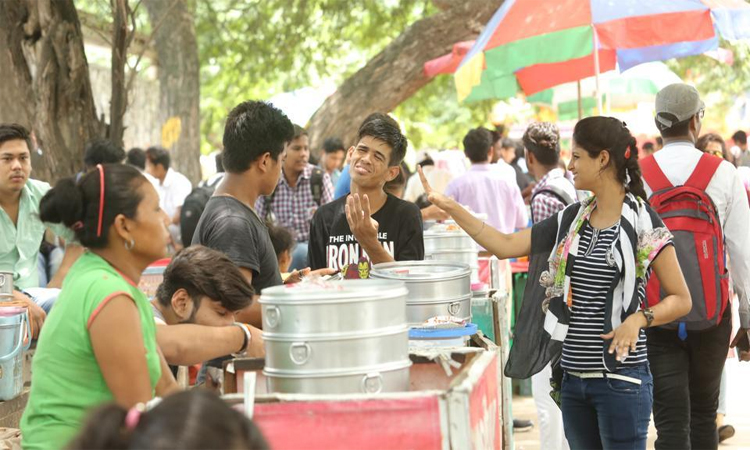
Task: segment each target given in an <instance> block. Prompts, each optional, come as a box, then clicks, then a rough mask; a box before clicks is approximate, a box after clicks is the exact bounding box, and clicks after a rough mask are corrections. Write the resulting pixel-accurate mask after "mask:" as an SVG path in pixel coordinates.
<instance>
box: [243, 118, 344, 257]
mask: <svg viewBox="0 0 750 450" xmlns="http://www.w3.org/2000/svg"><path fill="white" fill-rule="evenodd" d="M309 161H310V138H309V137H308V136H307V131H305V129H304V128H302V127H300V126H298V125H295V126H294V137H293V138H292V140H291V142H289V145H287V147H286V156H285V157H284V163H283V164H282V169H281V174H282V176H281V177H280V178H279V183H278V185H277V186H276V189H275V190H274V191H273V193H272V194H271V195H268V196H262V197H259V198H258V200H257V201H256V202H255V211H257V212H258V215H259V216H260V217H261V218H263V219H264V220H268V221H271V222H275V223H276V224H277V225H280V226H282V227H284V228H288V229H290V230H294V233H295V236H294V237H295V240H296V241H297V246H296V247H295V248H294V252H293V253H292V265H291V269H293V270H294V269H304V268H305V267H307V241H308V240H309V238H310V222H311V221H312V217H313V214H315V210H317V209H318V207H320V206H321V205H325V204H326V203H328V202H330V201H331V200H333V185H332V184H331V177H329V176H328V174H327V173H325V171H323V170H322V169H320V168H318V167H315V166H314V165H312V164H310V162H309Z"/></svg>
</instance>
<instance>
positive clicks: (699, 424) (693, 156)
mask: <svg viewBox="0 0 750 450" xmlns="http://www.w3.org/2000/svg"><path fill="white" fill-rule="evenodd" d="M656 113H657V115H656V126H657V127H658V128H659V131H660V132H661V135H662V138H663V139H664V148H663V149H662V150H660V151H658V152H656V153H654V155H653V158H654V159H655V161H656V163H657V164H658V166H659V168H660V169H661V171H662V172H663V173H664V175H665V176H666V178H667V179H668V180H669V182H670V183H671V184H672V185H673V186H680V185H683V184H685V182H686V181H687V180H688V178H689V177H690V176H691V174H692V173H693V171H694V170H695V168H696V166H697V165H698V160H699V159H700V158H701V156H702V152H701V151H700V150H698V149H696V148H695V142H696V140H697V138H698V136H699V135H700V129H701V123H702V122H701V120H702V118H703V114H704V104H703V102H702V101H701V100H700V98H699V95H698V92H697V91H696V90H695V88H693V87H692V86H688V85H686V84H679V83H678V84H672V85H669V86H667V87H665V88H664V89H662V90H661V91H660V92H659V93H658V94H657V96H656ZM644 181H645V180H644ZM644 184H645V188H646V193H647V194H648V195H649V196H651V194H652V189H651V188H650V187H649V185H648V183H644ZM705 192H706V194H708V196H709V197H710V198H711V200H713V203H714V204H715V206H716V211H717V213H718V215H719V220H720V222H721V225H722V230H723V232H724V239H725V241H726V249H727V253H728V256H729V259H730V270H731V272H732V278H733V279H734V284H735V292H736V293H737V296H738V298H739V302H740V303H739V312H740V333H742V332H747V330H748V329H749V328H750V305H749V304H748V294H750V226H748V224H750V207H748V198H747V194H746V192H745V188H744V186H743V184H742V182H741V181H740V177H739V175H738V173H737V170H736V169H735V168H734V166H732V164H731V163H729V162H727V161H723V162H722V163H721V164H720V165H719V167H718V168H717V170H716V173H715V174H714V176H713V177H712V178H711V180H710V182H709V183H708V186H707V187H706V190H705ZM693 301H694V304H696V301H698V302H700V301H702V299H693ZM727 309H729V311H730V314H725V315H724V318H723V320H722V323H721V324H719V325H718V326H716V327H714V328H711V329H708V330H705V331H701V332H697V331H695V332H694V331H688V332H686V333H685V332H684V330H682V331H678V330H679V329H678V330H669V329H664V328H649V329H648V330H647V331H646V333H647V336H648V359H649V363H650V365H651V371H652V373H653V376H654V422H655V425H656V430H657V435H658V437H657V440H656V444H655V446H656V448H657V449H661V448H701V449H703V448H714V449H715V448H717V446H718V442H717V433H716V424H715V421H716V409H717V406H718V396H719V385H720V382H721V372H722V369H723V367H724V361H725V359H726V355H727V349H728V345H729V340H730V334H731V330H732V327H731V308H729V307H728V308H727ZM741 357H742V359H744V360H747V359H748V358H750V353H746V352H743V353H742V355H741Z"/></svg>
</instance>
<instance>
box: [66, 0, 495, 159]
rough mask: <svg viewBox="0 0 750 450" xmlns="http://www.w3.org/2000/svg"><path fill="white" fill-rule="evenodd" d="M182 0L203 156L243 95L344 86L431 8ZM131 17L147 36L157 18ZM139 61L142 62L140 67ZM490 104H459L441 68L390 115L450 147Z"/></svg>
mask: <svg viewBox="0 0 750 450" xmlns="http://www.w3.org/2000/svg"><path fill="white" fill-rule="evenodd" d="M162 1H175V0H162ZM177 1H183V0H177ZM185 1H187V2H188V5H189V8H190V11H191V12H192V13H193V16H194V18H195V32H196V37H197V40H198V53H199V59H200V63H201V73H200V77H201V100H200V107H201V136H202V142H201V151H202V152H203V153H204V154H205V153H209V152H211V151H214V150H215V149H217V148H220V147H221V136H222V131H223V126H224V119H225V118H226V116H227V113H228V112H229V110H230V109H231V108H232V107H234V106H235V105H236V104H237V103H238V102H239V101H241V100H244V99H251V98H256V99H268V98H271V97H272V96H274V95H276V94H279V93H282V92H288V91H293V90H295V89H299V88H302V87H306V86H312V87H317V86H320V85H323V84H324V83H325V82H326V81H333V82H334V83H335V84H341V83H342V82H343V81H344V80H345V79H346V78H347V77H348V76H350V75H352V74H353V73H354V72H356V71H357V70H359V69H360V68H361V67H363V66H364V65H365V64H366V63H367V61H368V60H369V59H370V58H372V57H373V56H375V55H376V54H377V53H378V52H380V51H381V50H382V49H383V48H384V47H385V46H386V45H388V44H389V43H390V42H391V41H392V40H393V39H395V38H396V37H398V36H399V35H400V34H401V33H402V32H403V31H404V30H406V29H407V27H409V26H410V25H411V24H412V23H414V22H415V21H417V20H419V19H420V18H423V17H425V16H429V15H431V14H434V13H436V12H437V10H436V8H435V6H434V5H433V2H432V0H360V1H356V2H352V1H348V0H185ZM130 4H131V7H135V5H137V4H138V0H131V1H130ZM76 7H77V8H78V10H79V11H81V12H83V14H85V15H86V16H87V17H86V20H97V21H99V23H100V24H101V25H102V27H104V28H106V26H108V24H111V8H110V1H109V0H76ZM136 19H137V27H138V33H139V34H141V35H144V36H146V37H148V35H149V34H150V32H151V29H152V27H153V26H155V24H151V23H150V22H149V20H148V15H147V14H146V8H145V6H143V5H140V6H139V7H138V11H137V14H136ZM145 65H147V62H146V61H145V60H144V61H141V64H140V68H143V67H144V66H145ZM490 110H491V102H480V103H475V104H471V105H460V104H459V103H458V101H457V99H456V92H455V87H454V85H453V77H452V76H448V75H443V76H439V77H437V78H436V79H435V80H434V81H433V82H432V83H430V84H428V85H427V86H426V87H425V88H423V89H422V90H420V91H419V92H417V94H415V95H414V96H413V97H412V98H410V99H409V100H407V101H406V102H404V104H402V105H401V106H399V107H398V108H397V109H396V111H394V114H395V115H396V117H398V119H399V121H400V122H401V123H402V124H403V125H404V127H405V131H406V134H407V137H408V138H409V140H410V144H411V146H412V148H417V149H419V148H424V147H430V148H451V147H458V146H459V144H460V141H461V139H462V138H463V135H464V134H465V133H466V130H468V129H469V128H472V127H476V126H479V125H482V124H483V123H485V122H486V119H487V117H488V113H489V111H490Z"/></svg>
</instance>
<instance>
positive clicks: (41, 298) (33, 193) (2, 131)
mask: <svg viewBox="0 0 750 450" xmlns="http://www.w3.org/2000/svg"><path fill="white" fill-rule="evenodd" d="M31 148H32V143H31V136H30V134H29V131H28V130H26V129H25V128H24V127H23V126H21V125H17V124H0V272H10V273H12V274H13V300H16V301H20V302H25V303H27V304H28V305H29V314H30V317H31V320H32V323H33V329H34V333H35V334H36V333H38V332H39V330H40V328H41V326H42V324H43V323H44V319H45V317H46V313H48V312H49V311H50V309H51V308H52V305H53V304H54V301H55V300H56V299H57V294H58V293H59V291H60V290H59V289H54V288H59V287H60V286H61V285H62V279H63V278H64V277H65V274H66V273H67V270H68V268H69V267H70V266H71V265H72V264H73V261H75V259H76V258H77V257H78V256H79V255H80V254H81V251H82V250H81V247H80V246H78V245H70V246H69V247H68V250H66V253H65V256H64V257H63V262H62V264H61V266H60V269H59V270H58V272H57V274H56V275H55V277H54V278H53V279H52V280H51V281H50V283H49V284H48V285H47V286H48V287H49V288H50V289H45V288H44V287H40V285H39V272H38V268H37V262H38V259H39V246H40V244H41V243H42V239H43V238H44V231H45V229H47V228H50V229H51V230H52V231H53V232H54V233H55V234H57V235H58V236H61V237H63V238H64V239H66V241H68V242H71V240H72V239H73V233H72V231H71V230H69V229H68V228H66V227H65V226H63V225H51V224H46V223H44V222H42V221H41V220H40V219H39V202H40V201H41V199H42V197H43V196H44V194H46V193H47V191H48V190H49V189H50V185H49V184H47V183H45V182H43V181H38V180H32V179H31V178H29V177H30V175H31V153H30V149H31Z"/></svg>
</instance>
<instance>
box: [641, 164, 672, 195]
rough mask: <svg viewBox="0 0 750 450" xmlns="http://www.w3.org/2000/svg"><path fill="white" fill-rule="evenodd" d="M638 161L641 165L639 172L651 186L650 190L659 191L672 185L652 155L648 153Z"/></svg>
mask: <svg viewBox="0 0 750 450" xmlns="http://www.w3.org/2000/svg"><path fill="white" fill-rule="evenodd" d="M639 163H640V166H641V173H642V174H643V178H644V179H645V180H646V183H648V186H649V187H650V188H651V192H656V191H661V190H663V189H667V188H671V187H673V186H672V183H670V182H669V179H668V178H667V176H666V175H664V172H663V171H662V170H661V167H659V164H657V163H656V159H655V158H654V155H649V156H647V157H645V158H643V159H642V160H641V161H639Z"/></svg>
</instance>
